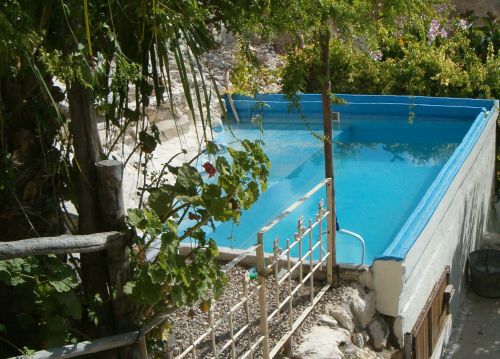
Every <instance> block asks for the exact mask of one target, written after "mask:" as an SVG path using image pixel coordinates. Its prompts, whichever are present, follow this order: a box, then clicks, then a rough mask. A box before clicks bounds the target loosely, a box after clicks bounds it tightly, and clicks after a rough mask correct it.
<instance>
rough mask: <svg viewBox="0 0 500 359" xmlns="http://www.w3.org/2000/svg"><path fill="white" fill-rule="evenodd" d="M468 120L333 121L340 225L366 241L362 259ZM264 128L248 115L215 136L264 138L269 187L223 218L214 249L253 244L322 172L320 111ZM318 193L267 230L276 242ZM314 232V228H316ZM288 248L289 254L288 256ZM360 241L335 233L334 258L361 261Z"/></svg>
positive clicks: (351, 117) (381, 244)
mask: <svg viewBox="0 0 500 359" xmlns="http://www.w3.org/2000/svg"><path fill="white" fill-rule="evenodd" d="M470 124H471V122H470V120H467V119H462V118H436V117H424V116H416V117H415V118H414V119H413V120H411V119H410V118H409V117H408V114H406V115H402V114H388V115H380V114H378V115H368V116H367V115H365V114H344V115H342V117H341V122H340V124H337V125H335V126H334V142H335V144H334V159H335V189H336V210H337V216H338V219H339V222H340V226H341V228H345V229H348V230H352V231H354V232H357V233H359V234H360V235H362V236H363V237H364V238H365V241H366V255H365V261H364V262H365V264H371V263H372V262H373V260H374V259H375V258H376V257H377V256H380V255H381V254H382V253H383V252H384V251H385V249H386V248H387V247H388V246H389V245H390V243H391V242H392V240H393V239H394V238H395V236H396V235H397V233H398V232H399V230H400V228H401V227H402V226H403V224H404V223H405V221H406V220H407V219H408V217H409V216H410V214H411V213H412V211H413V210H414V209H415V207H416V206H417V204H418V203H419V201H420V199H421V198H422V196H423V195H424V193H425V192H426V191H427V189H428V188H429V186H430V185H431V183H432V182H433V181H434V180H435V178H436V176H437V174H438V173H439V172H440V170H441V169H442V167H443V166H444V164H445V163H446V161H447V160H448V159H449V158H450V156H451V155H452V154H453V152H454V150H455V149H456V148H457V146H458V145H459V143H460V142H461V141H462V139H463V137H464V135H465V134H466V133H467V131H468V129H469V127H470ZM262 127H263V131H262V132H261V131H260V129H259V126H257V125H255V124H252V123H251V122H250V121H244V120H242V122H241V123H240V124H233V125H232V133H231V131H227V130H226V131H224V132H223V133H221V134H219V135H218V136H217V137H216V142H217V143H219V144H225V145H227V144H231V143H233V145H234V144H235V143H234V142H235V138H234V136H236V137H237V138H241V139H242V138H248V139H252V140H255V139H262V140H263V141H264V143H265V145H264V151H265V152H266V154H267V155H268V156H269V158H270V161H271V172H270V178H269V188H268V190H267V191H266V192H264V193H262V194H261V196H260V198H259V200H258V201H257V203H256V204H255V205H254V206H253V207H252V208H251V209H250V210H248V211H246V212H244V213H243V214H242V217H241V221H240V223H239V224H232V223H222V224H219V225H218V226H217V227H216V229H215V231H214V232H213V233H211V234H209V236H211V237H213V238H214V239H216V242H217V244H218V245H219V246H220V247H230V248H237V249H245V248H248V247H250V246H252V245H254V244H255V243H256V234H257V231H258V230H259V229H260V228H261V227H262V226H264V225H266V224H267V223H268V222H269V221H270V220H271V219H273V218H274V217H276V216H277V215H278V214H280V213H281V212H282V211H283V210H284V209H286V208H287V207H288V206H289V205H291V204H292V203H293V202H295V201H296V200H297V199H299V198H300V197H301V196H303V194H304V193H306V192H307V191H308V190H310V189H311V188H312V187H313V186H314V185H316V184H317V183H318V182H319V181H321V179H322V178H324V154H323V144H322V142H321V140H320V139H318V136H316V135H315V134H321V131H322V124H321V117H320V116H317V115H316V116H314V115H313V116H309V117H307V118H301V117H300V116H293V115H289V116H273V114H272V113H271V114H267V115H264V116H263V120H262ZM321 198H325V193H324V192H319V193H317V194H316V195H315V196H314V197H313V198H312V199H311V200H308V201H307V202H305V203H304V204H303V205H301V206H300V207H299V208H297V209H296V210H295V211H294V212H293V213H292V214H291V215H289V216H287V217H285V218H284V219H283V220H282V221H281V222H280V223H279V224H278V225H277V226H275V227H274V228H273V229H272V231H271V232H270V233H268V234H267V235H266V236H267V238H269V237H271V239H270V240H268V241H266V242H265V243H264V246H265V251H267V252H272V243H273V241H272V239H274V238H276V237H278V238H279V241H280V246H281V247H282V248H283V247H284V246H285V243H284V242H285V240H286V239H287V238H293V234H294V231H295V229H296V221H297V218H298V217H299V216H303V217H304V219H305V221H306V223H307V220H308V219H309V218H313V217H314V215H315V213H316V211H317V205H318V202H319V200H320V199H321ZM316 235H317V234H316ZM293 254H294V253H292V255H293ZM360 258H361V246H360V244H359V242H357V241H356V240H353V238H352V237H349V236H347V235H345V234H343V233H338V234H337V261H338V262H339V263H356V264H359V263H360Z"/></svg>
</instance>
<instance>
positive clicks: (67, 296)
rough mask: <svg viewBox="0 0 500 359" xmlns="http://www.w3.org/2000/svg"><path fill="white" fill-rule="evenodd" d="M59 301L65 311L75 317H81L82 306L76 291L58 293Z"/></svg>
mask: <svg viewBox="0 0 500 359" xmlns="http://www.w3.org/2000/svg"><path fill="white" fill-rule="evenodd" d="M55 297H56V299H57V301H58V302H59V303H60V304H61V305H62V306H63V308H62V309H63V310H64V313H65V314H67V315H69V316H71V317H72V318H74V319H77V320H78V319H81V317H82V306H81V304H80V300H79V299H78V296H77V295H76V293H75V292H74V291H68V292H63V293H57V294H56V296H55Z"/></svg>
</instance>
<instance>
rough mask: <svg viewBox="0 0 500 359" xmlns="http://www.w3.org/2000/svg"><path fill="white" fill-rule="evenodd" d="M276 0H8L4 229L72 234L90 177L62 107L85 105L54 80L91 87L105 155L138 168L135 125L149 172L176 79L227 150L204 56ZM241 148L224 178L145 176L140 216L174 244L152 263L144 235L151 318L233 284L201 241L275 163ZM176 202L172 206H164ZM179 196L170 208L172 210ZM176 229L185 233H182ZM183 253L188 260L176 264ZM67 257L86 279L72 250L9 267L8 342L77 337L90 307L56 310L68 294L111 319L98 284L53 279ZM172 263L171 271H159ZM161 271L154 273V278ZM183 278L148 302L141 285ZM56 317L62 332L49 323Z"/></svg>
mask: <svg viewBox="0 0 500 359" xmlns="http://www.w3.org/2000/svg"><path fill="white" fill-rule="evenodd" d="M267 6H268V5H267V4H265V3H261V2H257V3H254V2H251V3H245V4H244V3H241V2H232V1H230V2H227V1H218V0H209V1H204V2H193V1H177V2H172V1H168V0H148V1H142V0H132V1H127V2H125V3H123V2H119V1H116V0H102V1H92V2H88V1H84V2H83V3H82V2H61V1H58V0H46V1H43V2H32V1H26V0H7V1H4V2H2V4H1V5H0V9H1V10H0V130H1V155H2V156H1V157H2V167H1V172H0V200H1V202H2V209H1V210H0V224H1V226H2V228H4V227H5V229H6V231H5V232H6V234H7V237H6V240H15V239H22V238H28V237H37V236H42V235H57V234H60V233H61V232H62V231H64V230H65V228H64V225H63V223H62V218H63V216H62V211H61V208H60V204H61V202H63V201H65V200H68V199H69V200H72V201H73V203H74V204H75V206H76V207H77V209H79V203H78V200H77V198H78V195H77V194H78V188H75V183H76V182H75V179H78V178H81V176H82V173H81V168H80V166H79V165H78V163H77V162H76V161H74V160H73V159H74V158H75V149H74V147H73V146H74V142H73V140H74V132H73V130H74V128H73V122H72V121H71V119H69V118H66V115H67V113H66V111H61V106H60V103H62V101H63V100H66V99H67V100H68V101H69V107H70V109H71V108H72V106H73V105H74V104H73V103H71V99H68V98H67V97H66V94H65V93H64V90H65V89H64V88H63V89H62V88H60V87H59V86H57V85H55V84H54V80H58V81H60V82H62V83H63V84H64V86H61V87H66V89H69V88H71V87H73V86H83V87H85V88H86V90H88V91H89V94H90V96H89V98H90V101H92V103H91V106H92V107H94V108H95V109H96V112H97V114H98V116H100V117H101V118H103V119H104V123H105V128H106V129H105V132H106V133H105V137H104V147H103V148H102V149H99V152H100V153H99V155H100V156H101V158H106V157H111V156H113V157H115V158H118V159H121V160H122V161H123V162H125V163H126V162H127V161H128V159H129V158H130V156H129V154H128V153H124V152H123V151H120V150H118V149H119V148H120V147H121V148H122V149H123V148H124V144H125V134H126V133H130V132H132V133H134V134H135V135H136V136H134V138H135V140H134V143H133V146H132V147H133V148H132V150H133V151H138V152H140V156H142V158H143V159H144V162H145V163H143V164H142V168H143V169H144V171H145V174H146V173H147V168H148V164H147V162H148V161H149V159H150V158H151V156H152V153H153V152H154V150H155V149H156V147H157V146H158V144H159V143H160V136H159V130H158V128H157V127H156V125H155V124H154V119H152V118H150V117H149V112H148V111H150V110H151V107H153V106H151V104H150V102H152V101H151V99H153V98H155V99H156V106H160V104H162V103H164V102H169V103H170V107H171V108H174V99H173V93H172V91H173V89H172V82H173V78H172V76H173V75H174V74H177V75H178V76H179V81H180V82H181V83H182V86H183V90H184V95H185V97H186V103H187V104H188V107H189V110H190V112H191V117H192V118H193V119H194V120H195V124H196V128H197V133H198V135H199V138H198V140H199V143H200V144H204V145H205V146H208V148H209V152H211V156H214V155H215V147H214V145H213V144H211V143H209V142H208V141H209V139H210V138H211V133H210V126H211V121H212V118H211V114H210V108H209V102H210V99H211V98H214V97H218V93H217V88H216V87H215V86H214V85H215V83H214V80H213V78H211V77H208V78H205V77H204V76H203V71H202V70H203V64H202V62H203V61H202V59H201V55H202V54H203V52H204V51H206V50H207V49H209V48H211V47H213V46H214V44H215V41H214V38H213V28H220V27H221V26H222V25H224V26H225V27H226V28H227V29H229V30H231V31H233V32H235V33H245V32H247V31H249V29H250V28H251V26H250V24H252V23H255V22H257V20H258V19H260V14H261V13H262V12H263V10H264V8H266V7H267ZM242 13H244V14H246V16H242ZM236 15H237V16H236ZM211 83H212V86H211ZM65 105H67V104H65ZM200 128H201V131H198V130H199V129H200ZM120 145H121V146H120ZM200 150H201V149H200ZM133 151H132V152H133ZM231 151H232V152H231V155H232V159H231V160H230V161H228V160H226V159H225V158H224V157H217V158H216V159H215V158H214V161H215V167H216V169H217V172H218V175H217V176H216V180H215V181H214V179H215V178H214V179H212V180H211V181H207V182H206V183H205V179H203V180H202V177H201V174H200V173H199V172H198V169H196V168H194V167H192V166H189V165H184V166H180V167H174V166H172V165H168V166H166V167H165V168H164V170H163V171H161V172H160V173H156V174H153V175H154V176H156V177H154V178H153V177H151V178H150V180H151V182H149V183H148V182H147V181H146V183H145V184H144V189H145V190H146V191H147V192H148V193H149V201H148V204H147V206H146V207H145V208H144V209H135V210H133V211H131V212H130V214H131V217H130V224H131V225H134V226H136V225H137V228H142V225H143V222H140V221H139V222H137V221H136V219H137V217H138V216H139V217H140V216H143V218H144V219H145V220H147V224H146V227H144V228H142V229H141V231H142V234H144V235H146V236H147V235H150V236H151V238H154V237H156V236H161V238H162V239H164V240H165V241H166V242H168V244H165V245H166V247H165V251H166V252H165V253H163V254H160V255H159V256H157V257H156V259H155V260H154V261H153V262H151V263H149V262H147V263H146V262H144V260H143V257H142V256H143V255H144V253H145V252H146V251H147V247H148V244H146V242H144V239H145V237H144V238H143V237H138V238H137V241H136V243H135V244H134V249H136V250H137V251H138V252H137V253H135V254H134V255H133V256H132V259H133V265H134V270H135V272H134V280H133V281H132V282H131V283H129V284H128V285H127V287H126V289H127V291H128V292H129V293H130V294H131V295H132V297H133V298H134V299H136V300H137V301H138V302H139V303H141V304H145V303H147V304H149V305H151V304H155V306H154V308H151V307H148V308H143V309H144V310H145V311H144V312H143V313H141V315H143V317H144V318H145V317H148V316H150V315H153V314H154V313H155V311H157V310H160V309H161V308H160V307H161V306H162V305H163V306H168V305H171V304H174V305H184V304H187V303H192V302H193V301H196V300H197V298H200V297H202V296H203V295H204V294H205V293H206V291H207V290H208V289H209V288H210V287H211V286H212V285H219V286H220V285H221V284H222V283H223V276H222V275H221V273H220V270H219V268H218V265H217V264H216V263H215V261H214V256H215V254H216V252H217V249H216V246H215V244H214V242H213V241H211V240H208V239H207V240H204V239H203V238H202V237H203V229H202V227H203V226H205V225H206V224H207V223H210V222H211V221H214V220H216V221H227V220H237V219H238V218H239V211H240V208H248V207H249V206H250V205H251V204H252V203H253V202H254V201H255V200H256V199H257V197H258V194H259V191H260V190H263V189H265V182H266V180H267V172H268V166H269V163H268V160H267V157H265V155H264V154H263V153H262V152H261V150H260V146H259V144H258V143H251V142H244V143H243V150H241V151H236V150H231ZM246 152H248V155H247V154H246ZM76 155H77V154H76ZM165 176H173V177H174V178H176V180H175V184H174V185H171V186H170V185H169V184H168V183H167V182H165ZM85 180H87V178H86V179H85ZM165 197H167V198H170V200H171V201H170V202H169V201H168V200H166V201H165V203H163V202H162V199H164V198H165ZM141 198H142V195H141ZM193 201H194V202H193ZM167 205H169V206H170V207H165V206H167ZM179 206H180V208H179ZM186 210H190V211H193V212H192V213H191V212H190V213H191V215H188V214H186V213H187V212H183V213H184V215H182V213H178V211H186ZM80 214H81V213H80ZM198 215H199V216H201V218H200V219H199V221H198V225H195V226H193V228H192V230H189V231H188V232H186V231H184V232H183V230H182V229H178V228H177V227H178V226H179V228H184V227H182V226H181V224H182V223H184V222H187V221H196V218H197V217H196V216H198ZM134 216H135V217H134ZM186 216H187V217H186ZM13 218H14V219H15V221H13ZM134 218H135V220H134ZM9 231H10V232H9ZM177 232H180V233H181V234H180V235H177V237H176V238H173V237H175V235H176V234H175V233H177ZM172 236H173V237H172ZM184 237H185V238H194V239H195V240H197V241H198V244H197V248H198V249H196V250H195V251H194V252H193V253H192V254H191V255H190V256H189V258H188V259H187V260H182V259H181V258H180V257H178V256H177V254H176V253H177V246H178V245H179V243H180V241H181V240H182V238H184ZM140 238H142V240H141V239H140ZM169 238H171V239H172V240H171V241H170V239H169ZM202 249H203V250H202ZM172 261H173V262H172ZM177 262H178V265H174V264H175V263H177ZM36 263H38V264H37V265H35V264H36ZM55 263H58V265H59V266H60V267H61V268H64V269H65V273H67V274H68V275H69V273H71V275H72V276H74V274H75V271H77V270H79V268H78V267H79V263H78V262H75V263H74V265H75V267H72V266H69V265H68V264H67V259H66V258H59V257H30V258H26V259H16V260H14V261H6V262H0V264H1V265H2V266H3V267H2V268H3V269H2V270H3V272H2V273H3V276H4V277H2V286H3V289H5V293H8V295H5V296H4V298H2V300H4V301H5V303H6V307H7V308H9V310H8V311H7V312H6V313H5V314H6V315H5V316H2V328H3V329H5V333H6V340H10V341H11V342H13V346H22V345H24V343H25V342H26V343H27V344H28V345H30V346H33V347H36V348H40V347H46V346H47V345H52V344H55V343H57V344H60V343H62V341H64V340H66V341H67V340H69V339H70V337H71V336H69V334H68V333H69V331H70V330H73V329H75V328H74V327H73V324H75V323H76V322H75V321H76V320H77V319H79V316H80V314H78V315H77V314H76V312H69V309H68V308H66V307H65V304H64V303H62V304H60V308H59V312H56V311H55V308H57V306H55V303H60V302H61V301H63V300H70V299H71V300H74V301H75V303H73V306H72V308H73V309H74V310H75V311H76V310H78V311H79V313H80V311H81V313H82V314H84V318H82V322H93V323H94V324H95V323H96V322H98V320H99V318H96V317H95V315H93V314H92V313H95V312H94V310H93V308H92V306H93V304H92V303H91V302H90V301H89V298H88V296H86V297H87V298H86V299H84V298H85V296H82V295H81V294H82V290H81V289H82V288H81V287H85V286H80V284H81V283H79V284H78V285H77V283H76V281H74V282H72V285H70V286H69V285H68V287H67V288H64V291H63V290H62V289H61V288H59V290H61V291H58V289H57V288H56V287H54V286H55V285H57V284H54V283H55V280H54V279H53V278H52V277H50V275H51V274H49V273H48V272H47V268H49V267H47V266H48V265H49V264H50V265H51V266H52V267H54V266H55V265H56V264H55ZM171 265H172V270H170V266H171ZM165 266H167V267H166V268H165ZM162 268H163V269H165V270H166V272H165V273H163V274H164V277H161V278H160V277H158V276H159V275H160V272H161V270H162ZM52 269H53V268H52ZM149 274H154V275H153V276H154V281H151V280H150V277H149ZM24 276H31V277H33V278H38V279H37V281H35V280H34V279H33V281H29V280H27V279H25V281H24V282H19V281H11V280H10V279H8V278H18V277H23V278H24ZM191 277H193V278H199V280H198V281H189V285H188V286H183V283H184V284H186V278H188V279H190V278H191ZM26 278H27V277H26ZM68 278H69V277H68ZM72 278H73V277H72ZM100 280H103V281H104V280H106V279H105V278H100ZM170 280H172V281H173V282H170ZM40 283H41V284H40ZM173 284H179V286H174V287H173V288H174V289H173V291H172V295H171V297H169V296H167V297H166V298H163V300H162V301H154V300H152V299H151V296H149V295H148V293H147V291H146V292H144V295H145V296H146V297H142V296H141V295H138V294H137V293H139V292H138V290H137V289H135V290H134V287H135V288H140V287H141V286H142V287H148V288H149V287H152V290H153V291H155V290H156V291H157V293H158V291H160V292H161V291H167V292H168V290H167V287H168V286H172V285H173ZM198 286H199V288H198ZM153 287H154V288H153ZM27 288H31V289H32V290H33V293H38V294H37V296H24V297H22V293H23V292H25V291H26V290H28V289H27ZM168 293H170V292H168ZM77 294H78V296H77ZM87 294H88V293H87ZM150 294H151V293H150ZM18 297H22V298H23V301H18V303H23V307H27V308H33V311H32V312H30V313H27V314H29V315H30V320H31V321H32V324H33V325H32V326H31V327H32V328H33V329H38V330H39V332H38V333H39V335H33V336H32V337H31V338H32V339H33V340H32V341H31V342H29V343H28V341H25V340H24V339H26V338H23V336H22V335H19V333H20V332H21V330H22V329H23V328H24V324H23V323H24V322H23V320H22V318H20V317H19V316H17V313H18V312H19V308H17V307H16V308H14V307H10V306H7V305H10V304H11V303H15V302H16V300H15V299H14V298H18ZM63 297H64V298H65V299H64V298H63ZM97 299H98V298H97ZM97 302H99V300H97ZM2 303H4V302H3V301H2ZM95 304H97V305H98V304H99V303H95ZM41 308H43V310H41ZM62 315H65V316H66V317H68V318H70V319H71V318H72V320H60V321H58V324H57V326H56V325H55V324H54V323H52V322H48V321H47V316H50V317H51V318H52V317H53V318H55V319H58V318H60V316H62ZM11 319H12V320H11ZM76 324H80V323H76ZM47 326H50V328H48V329H47V330H45V329H46V328H47ZM77 326H78V329H84V330H85V329H88V328H86V326H80V325H77ZM19 328H20V329H19ZM18 329H19V330H18ZM78 336H79V337H82V336H83V337H84V336H85V334H79V335H78ZM47 338H48V339H51V340H52V339H53V341H50V342H49V341H47ZM10 353H12V352H10ZM2 354H4V353H3V352H2V353H1V354H0V355H2ZM5 355H9V352H8V351H7V352H6V353H5Z"/></svg>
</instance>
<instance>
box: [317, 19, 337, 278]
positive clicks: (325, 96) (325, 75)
mask: <svg viewBox="0 0 500 359" xmlns="http://www.w3.org/2000/svg"><path fill="white" fill-rule="evenodd" d="M323 22H324V24H323V28H322V30H321V34H320V47H321V64H322V71H321V76H322V79H321V100H322V106H323V136H324V140H323V143H324V151H325V177H326V178H331V179H332V182H331V186H330V189H331V190H330V191H327V192H329V194H328V199H327V203H329V206H328V209H329V210H330V211H331V213H332V215H331V216H328V236H329V239H328V242H329V244H330V242H332V243H331V245H332V248H329V249H330V255H331V256H332V261H331V262H330V261H328V263H329V265H331V266H336V265H337V260H336V253H335V237H336V221H335V216H336V215H335V187H334V185H335V178H334V170H333V138H332V102H331V99H330V92H331V87H330V29H329V27H328V19H327V18H324V19H323ZM327 188H328V187H327ZM328 201H331V202H328ZM330 217H332V218H330ZM330 238H331V239H330ZM332 269H333V268H332ZM328 270H331V269H330V268H328ZM333 281H334V282H335V283H336V282H337V278H334V279H333Z"/></svg>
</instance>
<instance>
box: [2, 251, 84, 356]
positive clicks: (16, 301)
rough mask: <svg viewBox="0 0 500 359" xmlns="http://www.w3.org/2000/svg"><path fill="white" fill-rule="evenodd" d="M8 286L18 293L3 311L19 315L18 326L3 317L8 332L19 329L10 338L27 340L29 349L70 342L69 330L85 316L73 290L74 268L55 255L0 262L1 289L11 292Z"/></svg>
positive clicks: (74, 280) (14, 292) (26, 343)
mask: <svg viewBox="0 0 500 359" xmlns="http://www.w3.org/2000/svg"><path fill="white" fill-rule="evenodd" d="M5 286H10V287H13V288H14V289H15V291H13V292H10V293H11V294H10V295H11V296H12V297H10V298H8V299H9V300H8V301H7V302H6V303H3V304H5V306H3V309H2V310H3V311H12V312H14V313H16V321H17V323H16V324H17V325H15V326H13V325H12V324H13V323H9V322H5V321H4V320H9V317H3V318H2V323H1V324H2V326H4V327H5V328H7V329H8V330H11V329H12V330H14V328H19V330H20V332H18V333H15V332H14V333H12V332H9V334H10V335H11V336H14V337H15V336H19V337H24V338H25V340H24V345H27V346H30V345H33V344H36V343H38V342H42V343H44V346H48V347H51V346H57V345H62V344H64V343H65V342H67V341H68V340H70V339H71V333H68V327H72V324H71V323H72V322H73V323H74V322H75V321H76V320H79V319H81V315H82V309H81V305H80V301H79V299H78V297H77V295H76V293H75V292H74V291H73V289H75V288H76V287H77V286H78V282H77V279H76V276H75V272H74V270H73V268H71V267H70V266H69V265H67V264H63V263H62V262H61V261H60V260H59V258H57V257H56V256H53V255H50V256H40V257H28V258H26V259H21V258H16V259H11V260H4V261H0V289H1V288H2V287H4V288H3V289H2V293H9V292H6V291H4V290H5ZM5 299H7V298H3V299H2V301H3V300H5Z"/></svg>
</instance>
